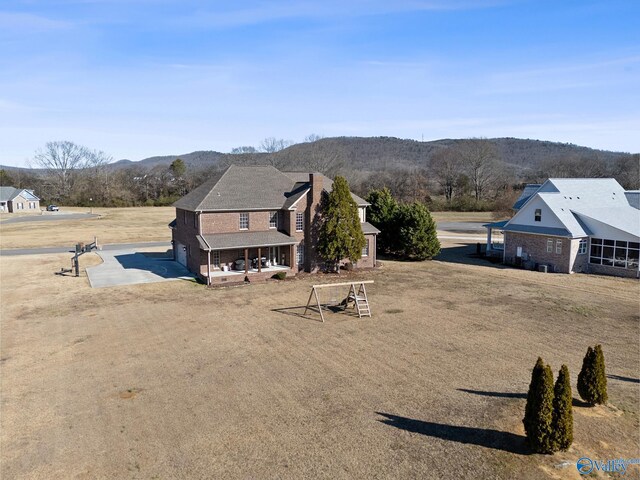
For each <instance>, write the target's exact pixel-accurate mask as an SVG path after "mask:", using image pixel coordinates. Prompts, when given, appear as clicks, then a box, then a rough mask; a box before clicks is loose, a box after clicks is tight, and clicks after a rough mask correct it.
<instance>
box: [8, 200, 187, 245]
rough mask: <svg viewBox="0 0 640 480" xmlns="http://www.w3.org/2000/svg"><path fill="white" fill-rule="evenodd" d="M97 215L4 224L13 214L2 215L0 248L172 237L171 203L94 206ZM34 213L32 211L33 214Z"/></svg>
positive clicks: (77, 210)
mask: <svg viewBox="0 0 640 480" xmlns="http://www.w3.org/2000/svg"><path fill="white" fill-rule="evenodd" d="M92 210H93V213H94V214H98V215H100V216H99V217H97V218H87V219H82V220H61V221H48V222H27V223H9V224H3V222H2V221H4V220H6V219H9V218H11V215H12V214H3V215H2V217H0V220H2V221H0V248H36V247H53V246H66V245H69V246H72V245H75V244H76V243H78V242H84V243H87V242H92V241H93V237H98V242H99V243H100V244H106V243H133V242H154V241H163V240H164V241H167V242H168V241H170V240H171V230H169V227H168V224H169V222H170V221H171V220H173V219H174V218H175V211H176V210H175V208H172V207H136V208H94V209H92ZM88 212H89V209H88V208H79V207H61V211H60V213H88ZM32 215H33V214H32Z"/></svg>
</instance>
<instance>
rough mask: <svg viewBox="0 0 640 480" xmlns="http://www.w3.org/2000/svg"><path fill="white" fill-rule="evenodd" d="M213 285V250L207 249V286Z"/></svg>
mask: <svg viewBox="0 0 640 480" xmlns="http://www.w3.org/2000/svg"><path fill="white" fill-rule="evenodd" d="M208 285H211V250H207V286H208Z"/></svg>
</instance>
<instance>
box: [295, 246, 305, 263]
mask: <svg viewBox="0 0 640 480" xmlns="http://www.w3.org/2000/svg"><path fill="white" fill-rule="evenodd" d="M296 262H297V264H298V265H302V264H303V263H304V243H299V244H298V246H297V248H296Z"/></svg>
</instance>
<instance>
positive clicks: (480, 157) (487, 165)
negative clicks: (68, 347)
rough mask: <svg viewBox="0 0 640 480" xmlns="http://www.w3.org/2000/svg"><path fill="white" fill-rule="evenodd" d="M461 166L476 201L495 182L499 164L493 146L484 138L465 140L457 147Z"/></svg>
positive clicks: (498, 173) (498, 172)
mask: <svg viewBox="0 0 640 480" xmlns="http://www.w3.org/2000/svg"><path fill="white" fill-rule="evenodd" d="M459 152H460V159H461V162H462V166H463V168H464V170H465V172H466V174H467V176H468V177H469V180H470V182H471V186H472V187H473V191H474V194H475V198H476V201H477V200H480V199H482V198H483V196H484V194H485V192H486V191H487V190H489V188H490V187H491V186H492V185H493V184H495V183H496V180H497V179H498V177H499V175H500V173H501V172H500V165H499V161H498V158H497V153H496V150H495V148H494V146H493V145H492V144H491V142H489V141H488V140H485V139H475V138H474V139H470V140H466V141H465V142H464V143H463V144H462V145H461V146H460V148H459Z"/></svg>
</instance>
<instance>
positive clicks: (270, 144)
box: [260, 137, 293, 153]
mask: <svg viewBox="0 0 640 480" xmlns="http://www.w3.org/2000/svg"><path fill="white" fill-rule="evenodd" d="M291 145H293V142H292V141H290V140H284V139H282V138H275V137H267V138H265V139H264V140H263V141H262V142H261V143H260V151H262V152H265V153H275V152H279V151H280V150H284V149H285V148H287V147H289V146H291Z"/></svg>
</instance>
